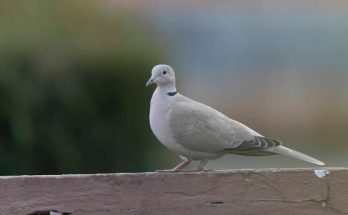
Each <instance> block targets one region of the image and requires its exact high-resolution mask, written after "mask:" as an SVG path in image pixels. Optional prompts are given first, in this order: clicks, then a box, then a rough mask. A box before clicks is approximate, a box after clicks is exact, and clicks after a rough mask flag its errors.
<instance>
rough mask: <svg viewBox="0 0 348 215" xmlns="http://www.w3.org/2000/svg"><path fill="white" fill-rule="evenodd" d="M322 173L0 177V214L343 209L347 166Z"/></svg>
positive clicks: (347, 202) (346, 209)
mask: <svg viewBox="0 0 348 215" xmlns="http://www.w3.org/2000/svg"><path fill="white" fill-rule="evenodd" d="M327 170H328V171H330V174H329V175H328V176H326V177H324V178H319V177H317V176H316V175H315V174H314V173H313V171H314V169H261V170H231V171H213V172H181V173H134V174H122V173H121V174H97V175H61V176H13V177H0V214H1V215H12V214H13V215H21V214H33V213H35V212H39V211H41V212H44V211H47V212H49V211H56V212H57V213H61V214H72V215H92V214H93V215H109V214H121V215H122V214H124V215H138V214H158V215H174V214H202V215H205V214H229V215H230V214H256V215H257V214H316V215H329V214H330V215H332V214H333V215H335V214H348V169H346V168H327ZM47 214H49V213H47Z"/></svg>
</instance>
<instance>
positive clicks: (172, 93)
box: [167, 92, 178, 96]
mask: <svg viewBox="0 0 348 215" xmlns="http://www.w3.org/2000/svg"><path fill="white" fill-rule="evenodd" d="M177 93H178V92H168V93H167V95H168V96H175V95H176V94H177Z"/></svg>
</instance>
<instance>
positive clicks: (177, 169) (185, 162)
mask: <svg viewBox="0 0 348 215" xmlns="http://www.w3.org/2000/svg"><path fill="white" fill-rule="evenodd" d="M190 163H191V161H190V160H187V159H185V160H184V161H183V162H181V163H179V164H178V165H177V166H176V167H174V168H173V169H164V170H156V172H181V171H182V170H183V169H184V168H185V167H186V166H187V165H189V164H190Z"/></svg>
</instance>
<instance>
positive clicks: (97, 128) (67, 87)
mask: <svg viewBox="0 0 348 215" xmlns="http://www.w3.org/2000/svg"><path fill="white" fill-rule="evenodd" d="M140 20H141V17H137V16H136V15H134V14H132V13H130V12H125V11H123V12H121V9H117V8H116V7H114V8H112V7H110V5H106V4H105V2H104V1H82V0H80V1H20V2H19V1H13V2H11V1H8V2H7V3H6V4H2V5H1V13H0V174H1V175H5V174H53V173H77V172H79V173H95V172H117V171H141V170H144V169H146V167H145V164H144V152H146V150H151V148H150V147H156V146H154V145H155V144H152V145H151V144H150V145H147V144H148V143H149V140H153V136H152V134H151V131H150V129H149V126H148V109H149V107H148V106H149V101H150V96H151V95H150V94H151V92H150V91H151V90H145V88H144V87H145V85H144V84H145V81H146V79H147V78H148V76H149V75H150V73H149V72H150V69H151V67H152V66H153V65H154V64H155V63H158V59H159V57H158V56H159V54H158V51H157V50H158V47H156V45H155V43H154V41H153V39H152V38H151V37H152V35H151V32H150V31H149V30H147V28H145V26H146V23H145V22H143V21H140Z"/></svg>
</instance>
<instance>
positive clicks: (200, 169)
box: [196, 160, 208, 171]
mask: <svg viewBox="0 0 348 215" xmlns="http://www.w3.org/2000/svg"><path fill="white" fill-rule="evenodd" d="M207 163H208V161H207V160H202V161H201V162H200V163H199V164H198V167H197V170H196V171H208V170H206V169H204V166H205V165H207Z"/></svg>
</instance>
